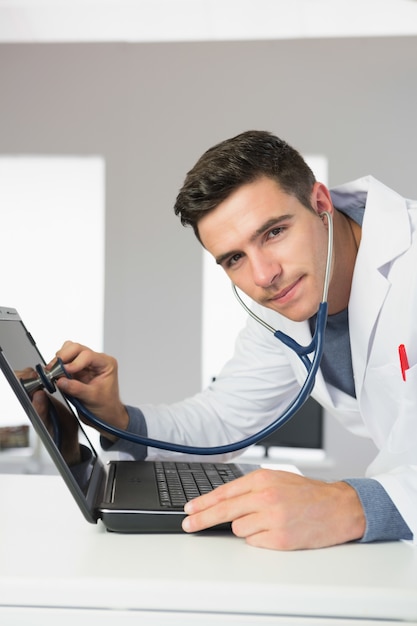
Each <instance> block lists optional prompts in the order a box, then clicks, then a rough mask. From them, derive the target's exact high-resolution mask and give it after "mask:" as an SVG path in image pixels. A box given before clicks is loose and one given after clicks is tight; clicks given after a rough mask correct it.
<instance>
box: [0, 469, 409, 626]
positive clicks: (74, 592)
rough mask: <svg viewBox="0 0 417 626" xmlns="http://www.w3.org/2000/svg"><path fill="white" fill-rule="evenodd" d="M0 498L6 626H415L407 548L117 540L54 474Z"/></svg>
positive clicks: (227, 539) (2, 482)
mask: <svg viewBox="0 0 417 626" xmlns="http://www.w3.org/2000/svg"><path fill="white" fill-rule="evenodd" d="M0 493H1V496H2V504H1V508H0V623H1V624H5V625H6V624H7V626H9V625H13V626H14V625H15V624H16V625H17V624H19V625H20V624H26V623H27V624H30V626H35V625H37V624H39V625H40V624H42V626H49V624H57V623H58V620H59V624H60V626H65V625H66V624H70V623H71V626H72V625H73V624H74V619H76V618H77V617H79V618H80V620H81V621H80V624H83V623H86V622H83V619H87V618H88V619H89V623H90V624H91V623H93V624H94V623H100V626H102V625H103V624H104V625H106V626H107V624H109V625H110V624H112V626H115V624H117V626H119V624H133V623H135V624H138V623H139V622H140V623H143V624H146V625H147V626H148V625H152V626H153V625H154V624H155V625H156V624H158V625H169V626H171V625H172V626H173V625H176V624H181V625H183V626H184V625H188V624H190V625H191V624H192V625H193V626H195V624H196V622H197V621H198V624H199V626H205V625H207V626H208V625H209V624H225V625H226V624H232V623H233V624H239V625H242V626H244V625H250V626H260V625H261V624H289V625H291V626H299V625H300V626H301V625H305V624H309V625H313V624H314V625H318V624H320V625H321V626H322V625H323V622H324V621H325V622H326V624H337V625H339V626H341V625H345V624H348V623H349V624H350V625H351V624H352V622H351V620H352V619H354V620H357V621H355V622H354V623H355V624H357V623H359V624H375V623H379V622H380V621H381V622H382V620H387V619H390V620H393V623H394V624H397V623H398V624H399V623H403V622H404V621H405V622H408V623H413V624H417V548H415V547H413V546H411V545H410V544H408V543H386V544H370V545H358V544H350V545H344V546H337V547H334V548H327V549H324V550H313V551H299V552H276V551H270V550H262V549H259V548H252V547H249V546H247V545H246V544H245V542H244V541H243V540H240V539H237V538H236V537H233V536H232V535H231V534H230V535H229V534H214V533H212V534H210V535H209V536H205V535H193V536H188V535H185V534H180V535H119V534H113V533H108V532H106V531H105V529H104V527H103V526H102V525H101V523H99V524H98V525H92V524H89V523H88V522H86V521H85V520H84V517H83V516H82V514H81V513H80V511H79V509H78V507H77V505H76V504H75V502H74V501H73V500H72V497H71V495H70V494H69V492H68V491H67V488H66V486H65V484H64V482H63V480H62V479H61V478H60V477H58V476H17V475H16V476H14V475H0ZM324 618H331V619H328V620H324ZM96 620H97V621H96ZM99 620H100V621H99ZM142 620H143V621H142Z"/></svg>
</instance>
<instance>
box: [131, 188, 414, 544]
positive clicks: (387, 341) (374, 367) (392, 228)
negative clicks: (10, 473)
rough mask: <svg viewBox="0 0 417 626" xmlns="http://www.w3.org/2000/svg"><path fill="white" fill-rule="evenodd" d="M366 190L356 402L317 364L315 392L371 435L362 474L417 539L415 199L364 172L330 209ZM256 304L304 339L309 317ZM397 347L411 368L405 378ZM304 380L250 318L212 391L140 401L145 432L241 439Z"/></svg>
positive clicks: (354, 334) (357, 282) (355, 200)
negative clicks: (372, 449)
mask: <svg viewBox="0 0 417 626" xmlns="http://www.w3.org/2000/svg"><path fill="white" fill-rule="evenodd" d="M366 193H367V199H366V210H365V214H364V221H363V228H362V239H361V244H360V248H359V252H358V256H357V261H356V265H355V271H354V276H353V282H352V290H351V296H350V302H349V326H350V340H351V346H352V365H353V372H354V377H355V386H356V396H357V399H355V398H352V397H350V396H348V395H347V394H345V393H343V392H342V391H339V390H338V389H335V388H334V387H332V386H331V385H328V384H326V383H325V381H324V379H323V376H322V374H321V372H320V371H319V372H318V375H317V379H316V384H315V386H314V390H313V394H312V395H313V397H314V398H315V399H316V400H317V401H318V402H319V403H320V404H321V405H322V406H323V407H324V408H325V409H326V410H327V411H328V412H329V413H330V414H332V415H333V416H335V417H336V418H337V419H338V420H339V421H340V422H341V423H342V424H344V425H345V427H346V428H348V429H349V430H350V431H352V432H354V433H356V434H358V435H362V436H369V437H371V438H372V440H373V441H374V443H375V444H376V446H377V448H378V450H379V453H378V455H377V457H376V458H375V460H374V461H373V463H372V464H371V465H370V467H369V468H368V470H367V475H368V476H369V477H372V478H375V479H376V480H378V481H379V482H380V483H381V484H382V485H383V487H384V488H385V489H386V491H387V492H388V494H389V495H390V497H391V498H392V500H393V501H394V503H395V505H396V506H397V508H398V510H399V511H400V513H401V515H402V516H403V518H404V520H405V521H406V523H407V524H408V526H409V527H410V529H411V530H412V532H413V534H414V537H417V202H415V201H410V200H405V199H404V198H402V197H401V196H399V195H398V194H397V193H395V192H394V191H392V190H391V189H389V188H387V187H386V186H385V185H383V184H382V183H380V182H378V181H377V180H375V179H374V178H372V177H366V178H362V179H359V180H357V181H354V182H353V183H348V184H347V185H344V186H342V187H339V188H338V189H336V190H333V198H334V203H335V206H336V207H337V206H339V207H340V206H341V204H343V203H346V204H351V205H352V204H353V205H355V204H357V205H358V206H360V205H361V202H363V199H364V197H365V196H366ZM362 206H363V205H362ZM255 309H256V310H257V313H258V314H260V315H261V316H262V317H263V319H265V320H266V321H267V322H269V324H271V325H272V326H273V327H275V328H279V329H281V330H283V331H284V332H285V333H287V334H289V335H290V336H292V337H294V338H295V339H296V340H297V341H298V342H299V343H301V344H308V343H309V342H310V340H311V333H310V329H309V325H308V323H307V322H302V323H299V322H292V321H290V320H287V319H285V318H283V317H282V316H280V315H279V314H277V313H276V312H274V311H271V310H270V309H265V308H263V307H260V306H258V305H256V306H255ZM400 344H404V345H405V347H406V351H407V356H408V361H409V366H410V368H409V369H408V370H407V372H406V381H404V380H403V378H402V374H401V368H400V361H399V356H398V346H399V345H400ZM304 378H305V368H304V366H303V365H302V363H301V362H300V360H299V358H298V357H297V356H296V355H295V354H294V353H293V352H292V351H291V350H289V349H288V348H286V347H285V346H283V345H282V344H281V343H280V342H279V341H277V340H276V339H275V338H274V337H273V336H272V334H271V333H269V332H268V331H267V330H265V329H264V328H263V327H261V326H260V325H259V324H257V322H255V321H253V320H252V319H249V320H248V323H247V325H246V327H245V329H244V330H243V331H242V332H241V334H240V336H239V338H238V341H237V345H236V351H235V355H234V357H233V358H232V359H231V361H229V362H228V363H227V364H226V365H225V367H224V368H223V370H222V372H221V373H220V375H219V377H218V378H217V380H216V382H215V383H214V384H213V385H212V386H211V387H210V388H209V389H207V390H205V391H204V392H202V393H200V394H198V395H197V396H194V397H193V398H190V399H188V400H185V401H183V402H179V403H176V404H174V405H170V406H159V407H150V406H148V407H141V409H142V410H143V412H144V414H145V417H146V422H147V426H148V435H149V437H153V438H156V439H164V440H169V441H177V442H180V441H181V442H182V443H186V444H189V445H201V446H206V445H207V446H208V445H219V444H224V443H231V442H235V441H240V440H241V439H243V438H245V437H246V436H249V435H250V434H253V433H255V432H257V431H258V430H260V429H261V428H263V427H265V426H266V425H267V424H269V423H271V422H272V421H273V420H274V419H276V417H277V416H278V415H279V414H280V413H281V412H282V411H283V409H285V408H286V407H287V406H288V404H289V403H290V401H291V400H292V399H293V397H294V396H295V394H296V393H298V389H299V385H300V384H302V382H303V381H304ZM352 453H353V454H354V450H353V451H352ZM162 455H163V456H164V457H166V456H167V455H168V456H171V454H170V453H166V452H164V453H161V452H160V451H158V450H155V449H149V458H156V457H158V456H162ZM175 456H177V457H178V456H179V455H175ZM230 456H231V455H227V456H224V457H223V458H230ZM199 458H202V457H199ZM203 458H210V459H212V458H213V457H203Z"/></svg>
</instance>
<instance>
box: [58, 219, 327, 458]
mask: <svg viewBox="0 0 417 626" xmlns="http://www.w3.org/2000/svg"><path fill="white" fill-rule="evenodd" d="M325 215H326V216H327V220H328V249H327V262H326V270H325V277H324V282H323V299H322V302H321V303H320V305H319V309H318V312H317V319H316V327H315V330H314V335H313V338H312V341H311V343H310V344H309V345H308V346H302V345H300V344H299V343H297V342H296V341H295V340H294V339H293V338H292V337H289V336H288V335H286V334H285V333H283V332H282V331H280V330H275V329H274V328H273V327H271V326H269V325H268V324H267V323H266V322H264V320H262V319H261V318H259V317H258V316H257V315H255V314H254V313H253V311H251V309H249V307H247V306H246V304H245V303H244V302H243V300H242V299H241V298H240V296H239V295H238V293H237V290H236V287H235V286H234V285H232V287H233V290H234V292H235V295H236V296H237V298H238V300H239V302H240V303H241V304H242V306H243V307H244V308H245V309H246V311H247V312H248V313H249V315H251V316H252V317H253V318H254V319H256V321H258V322H259V323H260V324H262V325H263V326H264V327H266V328H267V330H269V331H271V332H272V333H273V334H274V336H275V337H276V338H277V339H279V340H280V341H282V342H283V343H284V344H285V345H286V346H287V347H289V348H290V349H291V350H293V351H294V352H295V353H296V354H297V355H298V357H299V358H300V360H301V361H302V363H303V364H304V366H305V368H306V370H307V376H306V379H305V381H304V383H303V385H302V386H301V389H300V391H299V393H298V395H297V397H296V398H295V399H294V400H293V401H292V402H291V403H290V404H289V406H288V407H287V408H286V409H285V411H284V412H283V413H282V415H280V417H278V418H277V419H276V420H274V421H273V422H272V423H271V424H269V426H266V427H265V428H263V429H262V430H260V431H259V432H258V433H256V434H255V435H251V436H250V437H247V438H245V439H242V440H241V441H237V442H235V443H230V444H224V445H219V446H209V447H205V446H189V445H183V444H178V443H173V442H169V441H161V440H159V439H152V438H150V437H142V436H140V435H137V434H136V433H131V432H129V431H126V430H121V429H120V428H116V427H114V426H111V425H110V424H108V423H107V422H104V421H103V420H101V419H100V418H98V417H97V416H96V415H94V414H93V413H91V411H89V410H88V409H87V408H86V407H85V406H84V405H83V404H82V403H81V402H80V401H79V400H78V399H77V398H74V397H72V396H66V398H67V400H68V401H69V402H70V403H71V404H72V405H73V406H74V407H75V408H76V409H77V411H78V413H79V414H80V415H82V416H83V417H84V418H85V419H86V420H87V421H88V422H90V423H91V424H92V425H93V426H95V427H96V428H98V429H100V430H102V431H104V432H106V433H108V434H110V435H113V436H116V437H118V438H121V439H125V440H127V441H130V442H132V443H136V444H139V445H143V446H148V447H152V448H158V449H162V450H168V451H172V452H180V453H183V454H195V455H221V454H228V453H231V452H236V451H238V450H242V449H244V448H248V447H250V446H252V445H254V444H256V443H258V442H259V441H261V440H262V439H264V438H265V437H267V436H268V435H270V434H272V433H273V432H275V431H276V430H277V429H278V428H280V427H281V426H283V425H284V424H286V423H287V422H288V421H289V420H290V419H291V418H292V417H293V416H294V415H295V413H296V412H297V411H298V410H299V409H300V408H301V407H302V406H303V404H304V403H305V402H306V400H307V399H308V398H309V396H310V395H311V392H312V390H313V387H314V383H315V380H316V375H317V371H318V369H319V367H320V362H321V358H322V355H323V350H324V336H325V329H326V323H327V309H328V305H327V295H328V289H329V282H330V272H331V262H332V253H333V220H332V216H331V215H330V214H329V213H328V212H325ZM313 351H314V356H313V358H312V360H311V361H310V359H309V357H308V354H310V353H311V352H313ZM63 370H64V372H65V368H63Z"/></svg>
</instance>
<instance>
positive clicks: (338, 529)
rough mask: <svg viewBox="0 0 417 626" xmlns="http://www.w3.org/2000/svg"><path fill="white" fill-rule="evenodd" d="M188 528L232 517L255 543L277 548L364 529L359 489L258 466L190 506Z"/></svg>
mask: <svg viewBox="0 0 417 626" xmlns="http://www.w3.org/2000/svg"><path fill="white" fill-rule="evenodd" d="M185 512H186V513H187V514H188V517H186V518H185V519H184V521H183V529H184V530H185V531H186V532H196V531H199V530H203V529H206V528H210V527H211V526H215V525H216V524H221V523H224V522H232V530H233V532H234V534H235V535H237V536H238V537H243V538H245V539H246V542H247V543H248V544H250V545H252V546H257V547H261V548H270V549H276V550H300V549H307V548H322V547H325V546H331V545H335V544H340V543H345V542H348V541H353V540H355V539H359V538H360V537H362V535H363V533H364V532H365V517H364V513H363V509H362V506H361V504H360V501H359V498H358V496H357V495H356V492H355V490H354V489H353V488H352V487H351V486H350V485H348V484H347V483H343V482H335V483H325V482H321V481H318V480H312V479H309V478H304V477H303V476H299V475H298V474H293V473H290V472H282V471H277V470H267V469H259V470H256V471H254V472H251V473H250V474H247V475H246V476H243V477H242V478H238V479H237V480H234V481H232V482H231V483H228V484H226V485H223V486H221V487H218V488H217V489H215V490H214V491H212V492H211V493H208V494H206V495H203V496H200V497H199V498H196V499H195V500H192V501H191V502H188V503H187V504H186V506H185Z"/></svg>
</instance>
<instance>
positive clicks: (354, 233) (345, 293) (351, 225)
mask: <svg viewBox="0 0 417 626" xmlns="http://www.w3.org/2000/svg"><path fill="white" fill-rule="evenodd" d="M333 225H334V243H333V270H332V279H331V282H330V288H329V309H328V310H329V314H330V315H334V314H335V313H339V312H340V311H342V310H343V309H346V307H347V306H348V303H349V297H350V290H351V286H352V277H353V270H354V268H355V262H356V256H357V253H358V249H359V244H360V239H361V233H362V229H361V227H360V226H359V224H356V222H354V221H353V220H351V219H350V218H349V217H348V216H347V215H344V214H343V213H341V212H340V211H337V210H335V212H334V216H333Z"/></svg>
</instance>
